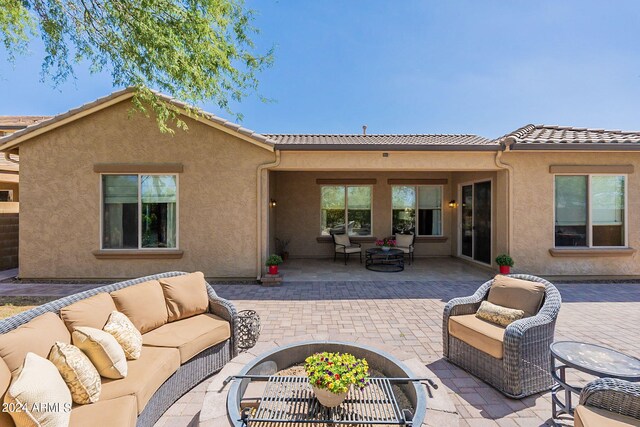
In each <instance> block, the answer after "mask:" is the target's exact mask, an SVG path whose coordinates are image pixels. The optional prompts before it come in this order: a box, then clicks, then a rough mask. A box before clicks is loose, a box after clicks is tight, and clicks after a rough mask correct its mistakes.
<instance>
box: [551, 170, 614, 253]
mask: <svg viewBox="0 0 640 427" xmlns="http://www.w3.org/2000/svg"><path fill="white" fill-rule="evenodd" d="M625 188H626V177H625V176H624V175H556V177H555V245H556V247H563V246H583V247H607V246H608V247H620V246H626V229H625V226H626V225H625V206H626V195H625Z"/></svg>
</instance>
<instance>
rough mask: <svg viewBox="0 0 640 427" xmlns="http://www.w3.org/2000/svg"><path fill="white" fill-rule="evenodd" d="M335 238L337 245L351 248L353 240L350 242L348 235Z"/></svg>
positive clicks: (335, 236)
mask: <svg viewBox="0 0 640 427" xmlns="http://www.w3.org/2000/svg"><path fill="white" fill-rule="evenodd" d="M333 238H334V239H335V241H336V244H337V245H344V246H351V240H349V235H347V234H335V235H334V236H333Z"/></svg>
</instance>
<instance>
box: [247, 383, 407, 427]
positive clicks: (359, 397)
mask: <svg viewBox="0 0 640 427" xmlns="http://www.w3.org/2000/svg"><path fill="white" fill-rule="evenodd" d="M405 414H406V416H405ZM242 421H243V422H244V423H245V425H247V426H253V427H257V426H260V425H262V426H264V425H266V423H269V424H271V423H306V424H314V425H317V424H357V425H362V424H370V425H376V426H379V425H411V413H410V412H409V411H405V412H403V411H401V410H400V408H399V407H398V401H397V400H396V397H395V395H394V393H393V390H392V388H391V382H390V381H389V379H387V378H371V379H370V383H369V385H368V386H367V387H365V388H364V389H362V390H360V389H357V388H356V389H352V390H351V391H350V392H349V395H348V396H347V398H346V400H345V401H344V402H343V403H342V404H341V405H340V406H338V407H335V408H326V407H324V406H322V405H320V403H319V402H318V400H317V399H316V398H315V395H314V393H313V390H312V389H311V387H310V386H309V382H308V379H307V378H306V377H294V376H272V377H270V378H269V381H268V382H267V385H266V387H265V390H264V393H263V395H262V399H261V401H260V405H259V406H258V408H257V409H254V410H247V411H245V412H244V413H243V418H242Z"/></svg>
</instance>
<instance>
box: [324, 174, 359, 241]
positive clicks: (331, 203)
mask: <svg viewBox="0 0 640 427" xmlns="http://www.w3.org/2000/svg"><path fill="white" fill-rule="evenodd" d="M320 217H321V220H320V221H321V222H320V234H322V235H324V236H328V235H331V234H332V233H334V234H344V233H345V232H348V233H349V235H350V236H371V187H368V186H344V185H338V186H322V187H321V188H320Z"/></svg>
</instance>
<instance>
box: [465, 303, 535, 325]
mask: <svg viewBox="0 0 640 427" xmlns="http://www.w3.org/2000/svg"><path fill="white" fill-rule="evenodd" d="M476 317H477V318H478V319H482V320H486V321H487V322H491V323H495V324H496V325H500V326H507V325H509V324H510V323H512V322H515V321H516V320H518V319H522V318H523V317H524V311H522V310H516V309H514V308H507V307H502V306H500V305H496V304H492V303H490V302H489V301H482V303H481V304H480V308H479V309H478V311H477V312H476Z"/></svg>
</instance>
